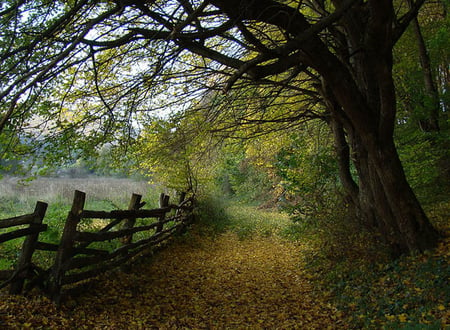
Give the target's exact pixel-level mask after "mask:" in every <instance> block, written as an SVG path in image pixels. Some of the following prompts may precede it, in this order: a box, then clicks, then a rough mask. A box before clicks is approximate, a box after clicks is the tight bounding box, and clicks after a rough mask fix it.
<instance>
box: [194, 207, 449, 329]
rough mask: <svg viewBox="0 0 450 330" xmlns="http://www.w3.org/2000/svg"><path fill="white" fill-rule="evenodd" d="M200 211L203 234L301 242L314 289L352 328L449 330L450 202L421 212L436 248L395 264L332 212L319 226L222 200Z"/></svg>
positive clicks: (355, 226) (366, 236)
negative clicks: (435, 236) (439, 235)
mask: <svg viewBox="0 0 450 330" xmlns="http://www.w3.org/2000/svg"><path fill="white" fill-rule="evenodd" d="M199 210H200V216H199V219H200V223H201V224H202V228H203V229H202V230H203V233H204V234H207V235H217V234H219V233H223V232H225V231H232V232H234V233H237V234H238V235H239V237H240V238H241V239H245V238H247V237H251V236H255V235H262V236H267V235H277V236H281V237H283V238H284V239H288V240H291V241H297V242H301V243H302V244H303V245H304V248H303V249H302V253H303V258H304V259H305V262H306V270H307V272H308V273H309V274H310V276H311V279H312V280H313V281H314V283H315V287H316V290H318V292H322V294H325V295H327V296H328V298H329V300H330V301H332V302H334V303H335V304H337V307H338V308H339V310H340V311H341V313H342V314H343V315H344V316H345V317H346V318H347V319H348V324H350V325H351V326H352V327H353V328H355V329H357V328H367V329H372V328H373V329H380V328H383V329H441V328H446V327H449V326H450V309H449V306H450V286H449V282H448V280H449V275H450V266H449V265H450V262H449V261H450V260H449V259H450V238H449V236H450V227H449V223H448V214H449V213H450V212H449V210H450V203H440V204H437V205H433V206H431V207H429V208H428V210H427V213H428V214H429V216H430V218H431V220H432V221H433V223H434V224H435V226H436V227H437V228H438V229H439V230H440V231H442V232H443V233H444V234H445V235H444V236H446V238H444V239H443V241H442V242H441V243H440V244H439V246H438V247H437V248H436V249H434V250H432V251H427V252H426V253H424V254H418V255H412V256H403V257H400V258H397V259H392V258H391V256H390V253H389V250H388V249H387V247H384V246H383V245H382V244H381V243H380V242H378V241H377V240H376V239H375V238H374V236H373V234H371V233H367V232H364V231H362V230H361V227H360V226H358V223H356V222H355V221H353V220H352V219H349V218H346V217H345V213H342V214H339V213H336V217H335V218H333V219H329V220H328V221H327V222H321V223H320V224H318V223H316V224H314V223H309V224H304V223H303V224H302V223H301V222H296V223H294V222H292V221H291V220H289V219H288V217H287V216H286V215H283V214H281V215H280V214H279V213H277V212H276V211H270V212H267V211H265V210H264V211H262V210H257V209H256V208H255V207H249V206H246V205H237V204H235V203H234V204H231V205H230V204H227V202H226V201H224V200H211V199H205V200H203V201H202V202H201V203H200V208H199ZM305 243H306V244H305Z"/></svg>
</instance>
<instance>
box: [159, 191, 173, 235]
mask: <svg viewBox="0 0 450 330" xmlns="http://www.w3.org/2000/svg"><path fill="white" fill-rule="evenodd" d="M169 199H170V196H168V195H166V194H164V193H161V194H160V195H159V207H160V208H161V209H168V211H167V212H170V210H171V208H170V206H169ZM165 217H166V212H164V214H162V215H161V216H160V217H159V218H158V221H159V223H158V226H157V227H156V232H160V231H162V230H163V226H164V218H165Z"/></svg>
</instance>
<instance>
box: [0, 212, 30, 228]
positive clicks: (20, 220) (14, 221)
mask: <svg viewBox="0 0 450 330" xmlns="http://www.w3.org/2000/svg"><path fill="white" fill-rule="evenodd" d="M33 219H34V213H31V214H25V215H19V216H17V217H13V218H8V219H3V220H0V228H8V227H13V226H20V225H28V224H30V223H32V222H33Z"/></svg>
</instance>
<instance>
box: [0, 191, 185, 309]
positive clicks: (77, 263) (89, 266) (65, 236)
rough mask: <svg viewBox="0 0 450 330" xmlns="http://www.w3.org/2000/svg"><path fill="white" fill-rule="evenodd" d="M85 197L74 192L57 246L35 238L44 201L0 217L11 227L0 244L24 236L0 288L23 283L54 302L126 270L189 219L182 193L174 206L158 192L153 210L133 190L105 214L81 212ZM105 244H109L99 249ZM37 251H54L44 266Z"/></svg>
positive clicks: (0, 224) (15, 288)
mask: <svg viewBox="0 0 450 330" xmlns="http://www.w3.org/2000/svg"><path fill="white" fill-rule="evenodd" d="M85 199H86V194H85V193H84V192H81V191H75V195H74V200H73V203H72V207H71V210H70V211H69V213H68V216H67V219H66V222H65V225H64V229H63V232H62V236H61V239H60V241H59V244H50V243H45V242H40V241H39V234H40V233H41V232H44V231H46V230H47V229H48V226H47V225H46V224H43V220H44V217H45V212H46V209H47V204H46V203H43V202H37V204H36V207H35V210H34V212H33V213H31V214H27V215H22V216H18V217H14V218H10V219H4V220H0V228H8V230H11V231H9V232H6V233H3V234H0V244H1V243H3V242H5V241H8V240H12V239H16V238H19V237H24V236H25V237H26V238H25V240H24V242H23V245H22V250H21V253H20V254H19V257H18V260H17V262H16V266H15V269H14V270H5V271H0V281H3V282H0V287H6V286H8V285H9V286H10V287H9V292H10V293H12V294H19V293H21V292H23V289H24V283H25V282H26V281H27V286H26V290H25V291H28V290H30V289H32V288H33V287H34V286H36V285H39V286H40V287H41V289H42V290H43V291H44V293H45V294H47V295H49V296H50V297H51V298H52V299H53V300H54V301H55V302H56V303H59V302H60V301H61V297H63V296H64V295H65V293H67V292H68V291H70V288H74V287H75V288H76V285H77V284H79V283H80V282H86V281H88V280H89V279H92V278H94V277H97V276H99V275H101V274H103V273H105V272H107V271H109V270H112V269H114V268H118V267H122V268H124V269H126V268H127V267H128V266H129V265H131V263H132V262H133V261H134V260H136V259H137V258H138V257H140V256H142V255H145V254H147V253H152V251H153V249H154V248H153V247H155V246H158V245H160V244H161V243H163V242H167V241H168V239H169V238H170V237H172V236H173V235H174V234H175V233H179V232H182V231H184V230H185V229H186V227H187V225H189V224H190V223H191V222H192V220H193V214H192V211H193V198H188V199H186V195H185V194H184V193H183V194H181V196H180V200H179V202H178V203H177V204H170V203H169V199H170V198H169V196H168V195H165V194H161V195H160V200H159V208H156V209H142V207H143V206H144V205H145V202H142V201H141V199H142V196H141V195H137V194H133V195H132V197H131V200H130V204H129V207H128V209H127V210H113V211H109V212H107V211H94V210H85V209H84V204H85ZM84 219H91V221H93V220H95V221H97V222H98V223H100V227H101V228H100V229H97V230H96V231H93V230H92V227H91V229H87V230H86V229H84V230H83V229H82V227H83V226H82V224H83V223H84V222H86V221H83V220H84ZM152 219H153V220H152ZM24 225H27V226H28V227H26V228H23V227H24ZM97 227H98V226H97ZM111 242H114V244H113V245H114V247H113V248H112V249H111V248H110V249H108V248H105V246H107V245H111ZM37 250H44V251H53V252H54V253H55V255H54V261H53V264H52V265H51V267H50V268H48V269H42V268H40V267H37V266H36V265H35V264H34V263H33V254H34V252H35V251H37Z"/></svg>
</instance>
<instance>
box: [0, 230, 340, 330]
mask: <svg viewBox="0 0 450 330" xmlns="http://www.w3.org/2000/svg"><path fill="white" fill-rule="evenodd" d="M301 249H302V247H301V246H298V245H294V244H293V243H288V242H284V241H281V240H279V239H277V238H274V237H268V238H253V239H246V240H239V239H238V237H237V236H236V235H235V234H232V233H226V234H223V235H221V236H219V237H217V238H216V239H215V240H212V239H207V238H205V237H201V236H195V235H190V237H189V240H185V241H184V242H178V243H176V244H174V245H172V246H170V247H169V248H167V249H165V250H163V251H162V252H160V253H159V254H158V255H157V256H156V257H154V259H153V261H152V262H151V263H150V264H148V265H140V266H138V267H135V268H133V271H132V272H131V273H130V274H123V273H119V274H116V275H113V276H110V278H109V279H108V280H107V281H103V282H100V283H99V286H98V287H97V288H95V289H93V290H92V291H91V292H89V293H88V294H85V295H83V296H82V297H80V298H78V299H76V300H72V301H68V303H67V305H66V306H64V307H63V308H62V309H61V310H59V311H57V310H56V309H55V308H54V306H52V305H51V304H49V303H48V301H47V300H45V299H42V298H35V299H33V300H31V301H30V300H26V299H24V298H11V297H0V298H1V300H2V302H1V303H0V326H1V327H2V328H14V327H17V328H24V327H29V328H39V327H42V328H52V329H54V328H61V329H62V328H64V329H68V328H74V329H83V328H84V329H180V328H184V329H327V328H330V329H336V328H345V326H344V324H343V321H342V320H341V319H340V316H339V313H337V312H336V311H335V310H334V308H333V307H332V306H331V305H330V304H328V303H326V302H324V301H323V300H322V299H321V298H318V297H317V296H316V295H315V294H314V293H313V291H312V286H311V284H310V283H309V281H308V276H307V274H306V273H304V272H302V261H301V259H300V257H299V256H301ZM24 305H25V306H24Z"/></svg>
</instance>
